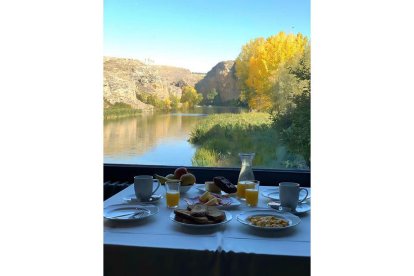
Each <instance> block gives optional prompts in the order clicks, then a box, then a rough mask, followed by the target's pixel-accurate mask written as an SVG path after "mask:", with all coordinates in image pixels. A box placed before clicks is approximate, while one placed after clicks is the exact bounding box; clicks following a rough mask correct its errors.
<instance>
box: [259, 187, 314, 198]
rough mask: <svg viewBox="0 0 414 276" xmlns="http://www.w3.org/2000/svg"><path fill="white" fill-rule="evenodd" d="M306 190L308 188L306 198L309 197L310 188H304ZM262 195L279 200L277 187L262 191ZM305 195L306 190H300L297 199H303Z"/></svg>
mask: <svg viewBox="0 0 414 276" xmlns="http://www.w3.org/2000/svg"><path fill="white" fill-rule="evenodd" d="M305 189H306V190H308V199H310V197H311V190H310V189H309V188H305ZM262 195H263V196H264V197H268V198H270V199H273V200H276V201H280V197H279V187H274V188H272V189H271V190H268V191H263V192H262ZM305 196H306V192H305V191H300V193H299V201H300V200H302V199H304V198H305Z"/></svg>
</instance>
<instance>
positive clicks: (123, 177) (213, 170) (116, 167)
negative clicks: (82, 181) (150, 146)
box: [103, 163, 311, 187]
mask: <svg viewBox="0 0 414 276" xmlns="http://www.w3.org/2000/svg"><path fill="white" fill-rule="evenodd" d="M177 167H179V166H164V165H132V164H112V163H111V164H109V163H104V171H103V173H104V182H107V181H111V182H115V181H120V182H129V183H133V179H134V176H136V175H142V174H147V175H153V174H159V175H167V174H169V173H172V172H174V170H175V169H176V168H177ZM185 167H186V168H187V169H188V170H189V171H190V172H192V173H193V174H194V175H195V176H196V178H197V183H204V182H205V181H208V180H210V181H211V180H212V179H213V177H214V176H219V175H220V176H224V177H226V178H227V179H229V180H230V181H231V182H232V183H234V184H236V183H237V179H238V176H239V172H240V168H221V167H220V168H219V167H193V166H185ZM253 172H254V175H255V178H256V179H257V180H259V181H260V184H261V185H262V186H276V185H278V183H280V182H284V181H285V182H296V183H299V184H300V185H301V186H302V187H310V186H311V181H310V170H280V169H259V168H257V169H255V168H254V169H253Z"/></svg>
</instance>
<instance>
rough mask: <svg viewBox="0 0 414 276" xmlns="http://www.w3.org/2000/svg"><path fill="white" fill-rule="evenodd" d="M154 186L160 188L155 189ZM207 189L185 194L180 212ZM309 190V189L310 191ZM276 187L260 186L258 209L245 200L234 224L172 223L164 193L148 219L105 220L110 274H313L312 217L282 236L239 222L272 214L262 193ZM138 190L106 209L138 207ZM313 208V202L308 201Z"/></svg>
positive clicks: (123, 194)
mask: <svg viewBox="0 0 414 276" xmlns="http://www.w3.org/2000/svg"><path fill="white" fill-rule="evenodd" d="M154 185H155V184H154ZM203 187H204V185H203V184H195V185H194V186H193V187H192V188H191V189H190V190H189V191H188V192H187V193H184V194H181V198H180V203H179V208H186V206H187V203H186V202H185V201H184V198H194V197H197V196H200V195H202V194H203V191H202V189H203ZM308 189H309V191H310V188H308ZM274 190H276V187H275V186H260V192H259V201H258V205H257V206H256V207H249V206H247V205H246V204H245V202H243V201H241V200H240V201H239V202H240V204H239V205H238V206H229V207H227V208H226V209H225V211H227V212H229V213H230V214H231V216H232V219H231V220H230V221H228V222H227V223H224V224H222V225H217V226H215V227H207V228H203V227H190V226H184V225H181V224H179V223H176V222H174V221H172V220H171V219H170V215H171V213H172V212H173V211H172V209H169V208H167V206H166V201H165V189H164V187H163V186H161V187H160V188H159V189H158V190H157V192H156V193H155V194H157V195H160V196H162V197H161V198H160V199H159V200H157V201H154V202H152V204H153V205H155V206H157V207H158V212H157V213H156V214H154V215H152V216H149V217H146V218H145V219H140V220H134V221H116V220H115V221H114V220H108V219H105V218H104V272H105V275H167V274H168V275H175V274H180V275H194V274H198V275H260V274H263V275H296V274H298V275H309V274H310V212H306V213H302V214H300V215H298V216H299V218H300V223H299V224H298V225H296V226H295V227H292V228H289V229H283V230H280V231H268V230H263V229H255V228H253V227H249V226H247V225H244V224H242V223H240V222H239V221H238V220H237V216H238V215H239V214H240V213H243V212H245V211H249V210H257V209H267V210H273V211H274V212H275V213H278V211H276V210H274V209H271V208H270V207H269V206H268V205H267V204H268V202H269V201H271V200H270V199H269V198H267V197H265V196H263V193H266V192H270V191H274ZM134 197H135V194H134V187H133V185H130V186H129V187H127V188H126V189H124V190H122V191H121V192H119V193H118V194H115V195H114V196H112V197H111V198H109V199H107V200H105V201H104V210H105V208H106V209H108V208H110V207H111V206H113V205H118V204H133V202H131V201H130V199H131V198H132V199H133V198H134ZM309 204H310V202H309Z"/></svg>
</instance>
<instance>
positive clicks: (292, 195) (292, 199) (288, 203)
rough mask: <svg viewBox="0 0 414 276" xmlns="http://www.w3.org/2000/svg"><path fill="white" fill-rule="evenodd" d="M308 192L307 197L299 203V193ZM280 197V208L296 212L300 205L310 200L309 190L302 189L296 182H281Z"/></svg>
mask: <svg viewBox="0 0 414 276" xmlns="http://www.w3.org/2000/svg"><path fill="white" fill-rule="evenodd" d="M301 190H304V191H306V196H305V197H304V198H303V199H302V200H300V201H299V192H300V191H301ZM279 197H280V206H282V207H287V208H290V209H292V210H296V206H297V205H298V203H301V202H303V201H305V200H306V199H307V198H308V190H306V189H305V188H300V185H299V184H298V183H294V182H280V183H279Z"/></svg>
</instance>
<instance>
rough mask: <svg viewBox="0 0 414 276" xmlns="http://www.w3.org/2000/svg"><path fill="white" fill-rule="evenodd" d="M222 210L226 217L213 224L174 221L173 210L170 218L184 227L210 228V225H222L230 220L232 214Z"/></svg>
mask: <svg viewBox="0 0 414 276" xmlns="http://www.w3.org/2000/svg"><path fill="white" fill-rule="evenodd" d="M223 212H224V213H225V214H226V219H225V220H223V221H222V222H219V223H215V224H190V223H184V222H180V221H176V220H175V214H174V211H172V212H171V214H170V219H171V220H172V221H173V222H175V223H177V224H180V225H182V226H185V227H190V228H212V227H217V226H219V225H223V224H225V223H227V222H229V221H231V220H232V218H233V216H232V215H231V214H230V213H229V212H227V211H223Z"/></svg>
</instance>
